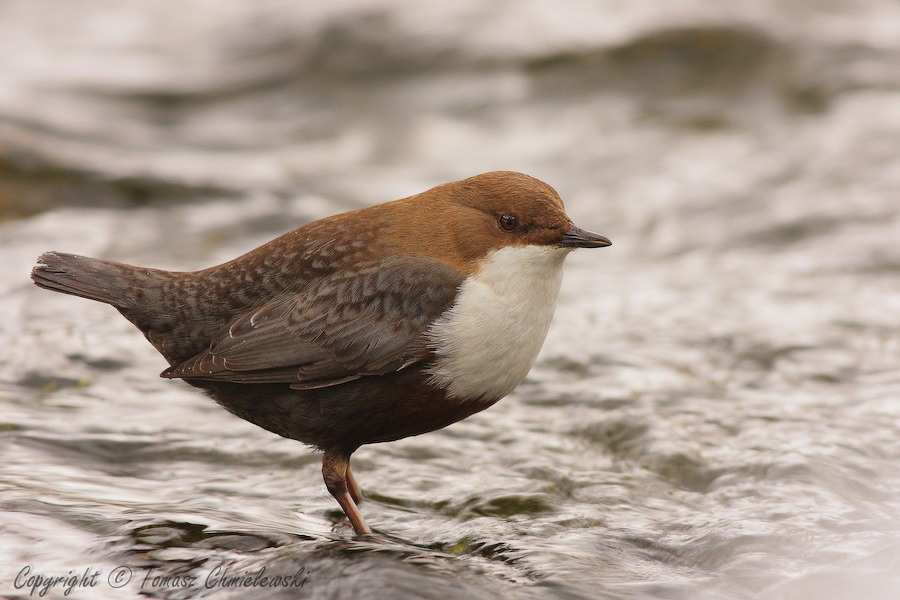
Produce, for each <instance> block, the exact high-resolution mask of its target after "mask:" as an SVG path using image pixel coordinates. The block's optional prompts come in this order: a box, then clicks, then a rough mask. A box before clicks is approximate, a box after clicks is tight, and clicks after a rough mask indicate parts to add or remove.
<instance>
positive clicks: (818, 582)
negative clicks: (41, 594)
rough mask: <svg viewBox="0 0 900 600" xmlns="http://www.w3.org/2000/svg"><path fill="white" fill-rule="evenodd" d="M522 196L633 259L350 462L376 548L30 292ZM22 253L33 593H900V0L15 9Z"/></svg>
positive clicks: (0, 157) (1, 151)
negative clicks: (507, 179) (532, 180)
mask: <svg viewBox="0 0 900 600" xmlns="http://www.w3.org/2000/svg"><path fill="white" fill-rule="evenodd" d="M494 169H514V170H519V171H524V172H527V173H529V174H532V175H535V176H537V177H539V178H541V179H544V180H546V181H547V182H549V183H550V184H552V185H554V186H555V187H556V188H557V189H558V191H559V192H560V194H561V195H562V197H563V199H564V200H565V202H566V204H567V207H568V209H569V213H570V214H571V215H572V216H573V218H574V220H575V221H576V222H577V223H579V224H581V225H582V226H583V227H586V228H589V229H592V230H595V231H599V232H601V233H603V234H605V235H608V236H609V237H610V238H611V239H612V240H613V241H614V245H613V246H612V247H611V248H609V249H608V250H604V251H598V252H590V253H589V252H583V253H576V254H575V255H574V256H572V257H571V258H570V259H569V264H568V267H567V274H566V278H565V280H564V283H563V290H562V294H561V297H560V302H559V307H558V309H557V314H556V318H555V321H554V326H553V327H552V329H551V332H550V335H549V338H548V340H547V343H546V345H545V347H544V350H543V352H542V354H541V356H540V358H539V359H538V363H537V365H536V367H535V369H534V370H533V371H532V373H531V375H530V377H529V379H528V380H527V382H526V383H525V384H523V385H522V386H521V387H520V388H519V389H518V390H517V391H516V392H514V393H513V394H512V395H511V396H510V397H508V398H506V399H505V400H503V401H502V402H500V403H499V404H497V405H496V406H494V407H493V408H491V409H490V410H489V411H487V412H485V413H482V414H479V415H476V416H474V417H471V418H470V419H468V420H466V421H464V422H462V423H459V424H457V425H455V426H453V427H451V428H448V429H446V430H443V431H440V432H436V433H432V434H429V435H426V436H420V437H417V438H411V439H407V440H403V441H401V442H397V443H392V444H387V445H380V446H369V447H364V448H362V449H361V450H360V451H359V452H357V453H356V455H355V456H354V464H355V469H356V473H357V476H358V478H359V480H360V482H361V484H362V486H363V489H364V491H365V493H366V494H367V496H368V500H367V501H366V502H365V503H364V505H363V506H362V510H363V513H364V514H365V515H366V518H367V519H368V521H369V523H370V524H371V525H372V526H373V527H374V528H375V529H376V530H377V531H380V532H381V534H380V536H379V537H378V539H376V540H374V541H360V540H354V539H353V538H352V536H351V532H350V530H349V528H348V527H347V526H346V524H345V523H344V522H343V521H342V520H341V519H340V518H339V513H338V512H337V511H336V504H335V503H334V501H333V500H332V498H331V497H330V496H329V495H328V494H327V492H326V490H325V487H324V485H323V484H322V481H321V474H320V471H319V461H318V457H317V456H315V455H314V454H313V453H312V452H310V451H309V450H307V449H305V448H304V447H302V446H301V445H300V444H298V443H296V442H293V441H289V440H282V439H280V438H278V437H276V436H274V435H272V434H269V433H268V432H265V431H263V430H261V429H257V428H255V427H253V426H252V425H250V424H248V423H245V422H243V421H241V420H239V419H237V418H235V417H232V416H231V415H229V414H227V413H226V412H224V411H223V410H221V409H220V408H219V407H218V406H216V405H215V404H214V403H212V402H211V401H210V400H208V399H206V398H205V397H203V396H201V395H199V394H197V393H196V392H195V391H193V390H192V389H190V388H188V386H186V385H183V384H180V383H177V382H171V381H163V380H161V379H158V378H157V377H156V375H157V373H158V372H159V371H160V370H162V368H163V367H164V366H165V364H164V362H163V360H162V358H161V357H159V356H158V355H157V354H156V353H155V351H154V350H153V349H152V348H151V347H150V345H149V344H147V343H146V342H145V341H144V340H143V339H142V337H141V335H140V334H139V333H138V332H137V331H136V330H134V329H132V327H131V326H130V324H129V323H127V322H126V321H125V320H124V319H122V318H120V317H119V316H118V315H117V314H116V313H115V312H114V311H113V309H111V308H109V307H107V306H104V305H100V304H96V303H91V302H88V301H85V300H80V299H75V298H71V297H66V296H62V295H56V294H51V293H47V292H44V291H41V290H38V289H37V288H35V287H34V286H32V285H31V283H30V281H29V280H28V277H27V274H28V271H29V269H30V267H31V265H32V264H33V262H34V259H35V257H36V256H37V255H38V254H39V253H40V252H42V251H44V250H51V249H53V250H61V251H69V252H76V253H80V254H86V255H90V256H100V257H104V258H109V259H113V260H119V261H124V262H130V263H134V264H140V265H147V266H156V267H166V268H173V269H196V268H201V267H206V266H209V265H211V264H214V263H217V262H220V261H223V260H226V259H230V258H232V257H234V256H236V255H238V254H240V253H242V252H244V251H246V250H249V249H250V248H252V247H254V246H256V245H258V244H260V243H262V242H264V241H266V240H268V239H269V238H271V237H274V236H275V235H277V234H279V233H281V232H283V231H286V230H288V229H292V228H294V227H296V226H299V225H301V224H303V223H305V222H307V221H309V220H312V219H316V218H319V217H323V216H326V215H329V214H332V213H335V212H339V211H343V210H347V209H352V208H355V207H359V206H363V205H367V204H373V203H378V202H383V201H386V200H391V199H394V198H398V197H402V196H405V195H408V194H412V193H416V192H419V191H422V190H424V189H426V188H427V187H430V186H432V185H435V184H438V183H442V182H445V181H449V180H453V179H458V178H462V177H466V176H469V175H473V174H476V173H479V172H483V171H488V170H494ZM0 265H2V271H0V277H2V285H0V314H2V316H3V318H2V319H0V457H2V462H0V464H2V466H0V506H2V508H3V512H2V513H0V532H2V534H0V535H2V537H0V565H2V566H0V590H2V593H3V594H6V595H7V596H15V595H17V594H18V595H19V596H20V597H25V596H27V591H28V590H27V589H26V590H16V589H14V587H13V580H14V578H15V576H16V573H18V572H19V571H20V569H21V568H22V567H24V566H26V565H32V566H33V568H34V571H35V572H40V573H44V574H46V575H54V574H56V575H65V574H66V572H67V571H68V570H70V569H74V570H76V571H81V570H83V569H84V568H86V567H88V566H92V567H93V568H95V569H101V570H103V577H106V575H107V574H108V573H109V572H110V571H111V570H112V569H113V568H114V567H116V566H118V565H124V566H128V567H129V568H131V569H133V571H134V572H135V573H136V574H140V576H143V573H144V572H145V571H146V570H147V569H149V568H154V569H156V571H155V572H154V573H155V574H159V573H163V574H170V575H171V574H195V575H197V576H199V577H201V580H202V577H205V575H206V574H208V573H209V572H210V571H211V570H212V569H213V568H214V567H215V566H217V565H221V564H228V565H232V567H231V568H232V571H235V572H242V571H246V570H254V569H259V568H260V567H261V566H267V567H268V569H269V571H270V572H276V571H277V572H279V573H286V572H291V573H293V572H294V571H296V570H297V569H298V568H299V567H306V568H307V569H308V570H309V571H310V575H309V580H308V582H307V584H306V585H305V586H304V587H303V588H302V589H301V590H299V591H298V590H296V589H295V590H288V589H275V590H271V589H270V590H257V591H256V592H254V593H256V594H257V595H259V596H260V597H282V596H283V597H291V596H292V595H294V594H298V593H299V594H302V595H307V596H310V597H316V598H461V597H466V598H496V597H503V598H528V599H532V598H566V599H575V598H670V599H692V600H693V599H702V598H717V599H718V598H723V599H728V598H764V599H808V598H816V599H824V600H830V599H843V598H850V597H854V598H866V599H867V600H872V599H880V598H885V599H888V598H890V599H894V598H898V597H900V370H898V365H900V5H898V4H897V3H896V2H892V1H891V0H735V1H732V2H709V1H707V2H703V1H701V0H673V1H670V2H664V3H663V2H657V1H653V0H629V1H627V2H626V1H624V0H592V1H576V0H573V1H567V2H554V1H551V0H527V1H521V2H512V1H497V2H479V1H475V0H459V1H457V2H444V3H435V2H429V3H412V2H409V3H405V2H388V1H385V0H331V1H327V2H325V1H304V2H296V1H287V0H257V1H253V2H250V1H247V2H241V1H238V0H229V1H213V0H178V1H174V0H155V1H154V2H151V3H138V2H105V1H102V0H66V1H50V0H41V1H35V0H3V1H0ZM142 570H143V571H142ZM198 591H203V590H197V589H194V590H183V589H171V588H166V587H153V586H152V585H151V586H149V587H145V588H144V589H143V590H141V587H140V584H139V582H138V581H137V575H136V579H135V581H133V582H131V583H130V584H129V585H127V586H125V587H123V588H121V589H116V590H114V589H111V588H109V586H100V587H97V588H93V589H76V590H74V591H73V593H72V594H71V595H70V597H75V598H93V597H97V598H129V597H137V596H138V594H139V593H141V592H143V593H144V594H145V595H150V596H152V597H159V598H183V597H192V596H194V595H196V594H197V592H198ZM54 593H55V594H56V597H61V590H57V591H56V592H52V593H51V594H50V597H53V594H54ZM203 594H204V595H206V596H211V597H222V598H225V597H238V598H239V597H246V592H244V591H240V590H233V589H231V590H229V589H213V590H207V591H203Z"/></svg>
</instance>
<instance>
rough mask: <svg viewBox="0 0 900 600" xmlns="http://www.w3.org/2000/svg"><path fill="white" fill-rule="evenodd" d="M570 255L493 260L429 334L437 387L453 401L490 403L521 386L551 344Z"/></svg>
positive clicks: (524, 252) (543, 253)
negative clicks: (552, 322) (549, 333)
mask: <svg viewBox="0 0 900 600" xmlns="http://www.w3.org/2000/svg"><path fill="white" fill-rule="evenodd" d="M569 251H570V249H567V248H551V247H547V246H522V247H507V248H502V249H500V250H497V251H494V252H493V253H491V254H490V255H489V256H488V257H487V259H486V260H485V262H484V263H483V264H482V268H481V269H480V270H479V271H478V273H476V274H475V275H473V276H471V277H468V278H467V279H466V280H465V282H464V283H463V284H462V286H461V288H460V292H459V295H458V296H457V298H456V302H455V303H454V304H453V306H452V307H451V308H450V310H448V311H447V312H446V313H444V315H442V316H441V318H440V319H438V320H437V321H435V322H434V324H433V325H432V326H431V328H430V330H429V335H430V337H431V341H432V343H433V345H434V347H435V349H436V361H435V364H434V366H433V367H432V368H431V371H430V372H431V376H432V382H433V383H435V384H436V385H439V386H440V387H442V388H445V389H446V390H447V394H448V396H450V397H451V398H459V399H465V400H474V399H479V398H482V399H485V400H489V401H494V400H498V399H500V398H502V397H503V396H505V395H506V394H508V393H510V392H511V391H512V390H513V388H515V387H516V386H517V385H519V384H520V383H521V382H522V380H523V379H525V376H526V375H527V374H528V371H529V370H531V366H532V365H533V364H534V360H535V359H536V358H537V355H538V352H539V351H540V349H541V346H542V345H543V343H544V338H545V337H546V336H547V330H548V329H549V327H550V320H551V319H552V318H553V310H554V309H555V308H556V297H557V295H558V294H559V286H560V283H561V282H562V266H563V261H564V259H565V257H566V255H567V254H568V253H569Z"/></svg>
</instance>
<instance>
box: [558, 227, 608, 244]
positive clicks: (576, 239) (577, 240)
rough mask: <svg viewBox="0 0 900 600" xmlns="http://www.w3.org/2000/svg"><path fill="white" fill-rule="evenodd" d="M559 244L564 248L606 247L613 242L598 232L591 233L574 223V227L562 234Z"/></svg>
mask: <svg viewBox="0 0 900 600" xmlns="http://www.w3.org/2000/svg"><path fill="white" fill-rule="evenodd" d="M559 245H560V246H562V247H563V248H605V247H606V246H611V245H612V242H611V241H609V238H606V237H603V236H602V235H600V234H598V233H591V232H590V231H585V230H584V229H581V228H579V227H575V226H574V225H573V226H572V229H570V230H569V231H567V232H566V233H564V234H563V235H562V239H561V240H560V241H559Z"/></svg>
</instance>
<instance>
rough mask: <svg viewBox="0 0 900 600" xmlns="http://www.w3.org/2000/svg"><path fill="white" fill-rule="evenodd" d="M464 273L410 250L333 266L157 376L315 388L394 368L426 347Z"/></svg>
mask: <svg viewBox="0 0 900 600" xmlns="http://www.w3.org/2000/svg"><path fill="white" fill-rule="evenodd" d="M462 281H463V276H462V275H461V274H460V273H459V272H458V271H456V270H455V269H453V268H451V267H449V266H447V265H444V264H443V263H440V262H438V261H435V260H431V259H426V258H415V257H390V258H386V259H382V260H379V261H372V262H367V263H363V264H360V265H358V266H357V267H356V268H354V269H352V270H349V271H348V270H344V271H340V272H335V273H331V274H330V275H328V276H326V277H323V278H321V279H319V280H317V281H314V282H311V283H310V284H309V285H307V286H306V287H305V288H304V289H303V291H301V292H300V293H294V294H287V295H284V296H282V297H279V298H276V299H274V300H272V301H270V302H269V303H267V304H265V305H263V306H261V307H257V308H256V309H254V310H252V311H248V312H247V313H245V314H243V315H241V316H240V317H238V318H237V319H235V320H234V321H233V322H232V323H230V324H229V325H228V326H227V327H225V328H224V329H223V330H222V331H221V332H220V333H219V334H218V335H217V336H216V337H215V338H214V339H213V340H212V341H211V342H210V345H209V348H208V349H207V350H205V351H204V352H201V353H200V354H198V355H197V356H195V357H193V358H191V359H188V360H187V361H185V362H184V363H182V364H180V365H176V366H173V367H171V368H169V369H166V370H165V371H163V373H162V376H163V377H168V378H181V379H209V380H221V381H232V382H238V383H289V384H291V387H294V388H297V389H314V388H319V387H327V386H331V385H338V384H340V383H345V382H347V381H352V380H354V379H359V378H360V377H366V376H371V375H383V374H385V373H390V372H393V371H398V370H400V369H404V368H406V367H408V366H410V365H413V364H416V363H419V362H421V361H423V360H426V359H427V358H428V357H429V356H430V351H429V348H428V345H427V340H426V338H425V332H426V330H427V328H428V326H429V325H430V324H431V323H432V322H433V321H434V320H435V319H437V318H438V317H439V316H440V315H441V314H442V313H443V312H444V311H446V310H447V309H448V308H450V306H451V305H452V304H453V301H454V300H455V298H456V292H457V289H458V287H459V285H460V284H461V283H462Z"/></svg>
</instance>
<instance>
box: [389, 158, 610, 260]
mask: <svg viewBox="0 0 900 600" xmlns="http://www.w3.org/2000/svg"><path fill="white" fill-rule="evenodd" d="M396 207H397V208H398V209H399V210H401V211H402V215H403V216H402V218H401V219H399V221H400V222H401V223H402V227H398V228H397V230H396V232H395V235H396V237H397V238H398V241H399V242H400V243H401V244H403V245H404V246H406V247H407V248H415V249H417V251H416V253H417V254H426V255H430V256H433V257H435V258H439V259H441V260H444V261H445V262H448V263H450V264H453V265H454V266H455V267H457V268H458V269H460V270H461V271H463V272H472V270H474V269H475V268H477V264H478V262H479V260H481V259H482V258H484V257H485V256H487V255H489V254H490V253H491V252H492V251H495V250H499V249H501V248H505V247H510V246H512V247H515V246H538V247H546V248H558V249H561V250H564V249H574V248H602V247H604V246H609V245H610V243H611V242H610V241H609V240H608V239H607V238H605V237H603V236H601V235H598V234H595V233H591V232H589V231H585V230H583V229H580V228H578V227H576V226H575V225H574V224H573V223H572V220H571V219H570V218H569V216H568V215H567V214H566V211H565V208H564V206H563V203H562V200H560V197H559V194H557V193H556V190H554V189H553V188H552V187H550V186H549V185H547V184H546V183H544V182H543V181H540V180H539V179H535V178H534V177H530V176H528V175H525V174H522V173H516V172H512V171H494V172H490V173H484V174H482V175H476V176H474V177H470V178H468V179H463V180H461V181H455V182H452V183H447V184H444V185H441V186H438V187H436V188H433V189H431V190H428V191H427V192H424V193H422V194H419V195H417V196H413V197H411V198H408V199H405V200H402V201H400V202H398V203H397V204H396Z"/></svg>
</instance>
